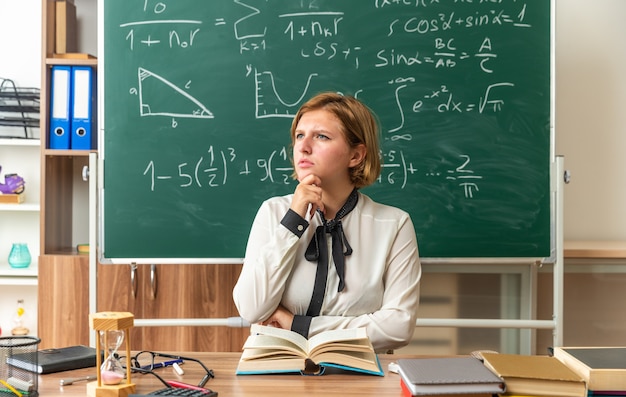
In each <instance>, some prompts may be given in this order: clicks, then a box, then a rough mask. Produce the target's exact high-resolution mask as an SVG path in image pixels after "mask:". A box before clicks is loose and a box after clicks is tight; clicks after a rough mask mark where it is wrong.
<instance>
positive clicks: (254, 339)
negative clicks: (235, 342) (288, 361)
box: [241, 335, 306, 360]
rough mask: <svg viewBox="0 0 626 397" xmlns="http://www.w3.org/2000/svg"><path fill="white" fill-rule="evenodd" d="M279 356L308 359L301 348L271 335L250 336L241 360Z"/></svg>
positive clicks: (244, 346)
mask: <svg viewBox="0 0 626 397" xmlns="http://www.w3.org/2000/svg"><path fill="white" fill-rule="evenodd" d="M279 355H280V356H291V357H294V356H295V357H301V358H306V353H305V352H303V351H302V349H301V348H300V347H299V346H297V345H295V344H293V343H291V342H290V341H288V340H286V339H282V338H277V337H275V336H271V335H250V336H249V337H248V339H247V340H246V343H244V345H243V354H242V356H241V358H242V360H249V359H255V358H261V357H268V356H279Z"/></svg>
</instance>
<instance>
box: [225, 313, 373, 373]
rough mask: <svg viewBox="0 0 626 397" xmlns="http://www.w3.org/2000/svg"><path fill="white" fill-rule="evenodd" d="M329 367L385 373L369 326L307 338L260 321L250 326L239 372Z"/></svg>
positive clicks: (309, 370) (306, 370) (314, 370)
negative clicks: (369, 333)
mask: <svg viewBox="0 0 626 397" xmlns="http://www.w3.org/2000/svg"><path fill="white" fill-rule="evenodd" d="M326 367H334V368H341V369H346V370H350V371H357V372H362V373H366V374H372V375H380V376H384V372H383V370H382V368H381V366H380V362H379V361H378V356H377V355H376V353H375V352H374V348H373V347H372V343H371V342H370V340H369V338H368V337H367V333H366V331H365V328H354V329H338V330H330V331H326V332H322V333H320V334H317V335H315V336H312V337H311V338H309V339H308V340H307V339H306V338H304V337H303V336H302V335H300V334H298V333H296V332H293V331H289V330H286V329H281V328H274V327H266V326H263V325H258V324H252V326H251V327H250V336H249V337H248V339H247V340H246V343H245V344H244V345H243V353H242V354H241V359H240V360H239V365H238V366H237V375H251V374H267V373H280V372H300V373H302V374H316V375H317V374H322V373H323V372H324V369H325V368H326Z"/></svg>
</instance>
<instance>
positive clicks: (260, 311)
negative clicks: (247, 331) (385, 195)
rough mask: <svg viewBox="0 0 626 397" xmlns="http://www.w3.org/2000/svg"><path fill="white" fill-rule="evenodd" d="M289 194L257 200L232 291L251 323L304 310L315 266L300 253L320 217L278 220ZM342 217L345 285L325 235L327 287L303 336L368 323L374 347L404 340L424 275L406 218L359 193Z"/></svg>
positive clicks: (412, 321) (393, 345)
mask: <svg viewBox="0 0 626 397" xmlns="http://www.w3.org/2000/svg"><path fill="white" fill-rule="evenodd" d="M292 197H293V195H287V196H282V197H274V198H271V199H268V200H266V201H265V202H263V204H262V205H261V207H260V208H259V211H258V212H257V215H256V217H255V219H254V223H253V225H252V228H251V230H250V236H249V239H248V245H247V247H246V256H245V260H244V264H243V269H242V272H241V275H240V276H239V280H238V281H237V284H236V285H235V288H234V290H233V299H234V301H235V305H236V306H237V309H238V310H239V314H240V315H241V317H243V318H244V319H245V320H246V321H248V322H250V323H257V322H260V321H263V320H265V319H267V318H268V317H269V316H270V315H271V314H272V313H273V312H274V310H275V309H276V308H277V306H278V305H279V304H281V305H283V306H284V307H285V308H286V309H287V310H289V311H290V312H291V313H293V314H295V315H299V316H305V315H306V312H307V309H308V306H309V303H310V300H311V294H312V293H313V284H314V280H315V274H316V271H317V263H316V262H310V261H308V260H306V258H305V257H304V253H305V251H306V248H307V246H308V245H309V242H310V240H311V238H312V237H313V235H314V233H315V229H316V228H317V226H319V225H321V224H322V221H321V219H320V216H319V215H318V214H316V215H315V216H314V217H313V218H312V219H311V220H310V221H307V220H305V219H302V218H301V217H300V216H298V215H297V214H295V213H294V212H291V219H292V220H293V219H296V220H297V222H296V223H295V224H293V225H289V226H287V225H286V223H285V222H283V223H281V221H283V219H284V218H285V219H286V217H285V216H286V214H287V213H288V212H289V206H290V204H291V201H292ZM294 215H295V218H294ZM309 222H310V224H309ZM341 222H342V226H343V230H344V233H345V236H346V239H347V241H348V243H349V244H350V246H351V247H352V249H353V252H352V254H351V255H349V256H346V257H345V276H344V277H345V288H344V289H343V291H342V292H338V291H337V289H338V283H339V277H338V275H337V271H336V270H335V265H334V263H333V259H332V254H331V252H332V248H331V247H330V243H331V238H330V235H328V234H327V239H326V240H327V244H328V252H329V255H328V256H329V264H328V278H327V286H326V292H325V296H324V302H323V304H322V308H321V312H320V315H319V316H316V317H313V318H312V319H311V322H310V328H309V330H308V336H309V337H310V336H313V335H315V334H317V333H319V332H322V331H325V330H329V329H337V328H355V327H366V329H367V334H368V336H369V338H370V340H371V342H372V344H373V346H374V349H375V350H376V351H379V352H383V351H386V350H388V349H396V348H399V347H402V346H404V345H406V344H408V343H409V341H410V339H411V337H412V335H413V332H414V330H415V320H416V317H417V307H418V305H419V282H420V279H421V274H422V270H421V265H420V262H419V255H418V248H417V239H416V236H415V230H414V228H413V223H412V221H411V218H410V216H409V215H408V214H407V213H406V212H405V211H402V210H400V209H398V208H394V207H391V206H387V205H383V204H380V203H376V202H374V201H373V200H371V199H370V198H369V197H368V196H366V195H364V194H362V193H360V192H359V197H358V202H357V205H356V207H355V208H354V209H353V210H352V211H351V212H350V213H348V214H347V215H346V216H345V217H344V218H343V219H342V220H341ZM287 223H289V222H287ZM292 223H293V222H292ZM322 243H323V242H322Z"/></svg>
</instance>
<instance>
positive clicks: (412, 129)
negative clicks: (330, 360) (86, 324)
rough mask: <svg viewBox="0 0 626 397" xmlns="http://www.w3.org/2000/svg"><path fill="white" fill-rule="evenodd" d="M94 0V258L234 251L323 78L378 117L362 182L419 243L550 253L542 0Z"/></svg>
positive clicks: (474, 252) (547, 32)
mask: <svg viewBox="0 0 626 397" xmlns="http://www.w3.org/2000/svg"><path fill="white" fill-rule="evenodd" d="M102 3H103V4H102V5H101V11H102V12H101V22H102V25H101V34H102V38H103V42H102V43H101V46H100V54H99V58H100V65H101V66H100V68H99V73H103V76H101V77H102V78H101V79H100V81H101V82H102V83H101V84H100V96H101V101H100V103H101V109H100V110H101V113H100V121H101V124H100V130H101V138H100V152H99V156H100V158H101V159H102V165H101V167H100V169H101V170H102V172H103V173H104V174H103V177H102V183H101V186H100V190H99V192H100V200H101V205H100V208H101V213H100V217H99V218H100V222H101V224H100V226H99V228H100V249H101V256H102V259H103V260H105V261H107V260H110V261H112V262H120V263H123V262H131V261H133V262H138V263H142V261H144V260H148V261H151V262H156V263H159V262H158V260H159V259H161V260H164V261H165V260H170V259H171V260H174V261H180V262H186V261H187V260H189V261H192V262H193V261H196V260H197V259H199V258H200V259H205V258H206V259H207V261H209V260H211V261H213V260H215V261H218V262H219V261H228V260H230V259H232V260H233V261H237V260H240V258H242V257H243V256H244V250H245V245H246V240H247V236H248V232H249V229H250V226H251V223H252V220H253V218H254V215H255V213H256V211H257V209H258V207H259V205H260V204H261V202H262V201H263V200H265V199H267V198H269V197H271V196H275V195H283V194H288V193H292V192H293V190H294V187H295V182H294V181H293V180H292V179H291V176H290V175H291V173H292V165H291V162H290V138H289V127H290V123H291V120H292V117H293V115H294V114H295V112H296V111H297V109H298V107H299V106H300V105H301V104H302V103H303V102H304V101H306V100H307V99H308V98H310V97H311V96H313V95H314V94H316V93H318V92H320V91H327V90H330V91H336V92H341V93H343V94H346V95H355V96H357V97H358V98H360V99H361V100H362V101H363V102H365V103H366V104H367V105H368V106H369V107H370V108H371V109H373V110H374V112H375V113H376V114H377V115H378V118H379V120H380V125H381V139H382V151H381V157H382V159H383V162H384V167H383V171H382V175H381V177H380V180H379V182H378V183H376V184H375V185H373V186H370V187H367V188H365V189H364V190H363V191H364V193H366V194H368V195H370V196H371V197H372V198H374V199H375V200H377V201H380V202H383V203H387V204H390V205H394V206H397V207H400V208H403V209H405V210H406V211H408V212H409V213H410V214H411V216H412V219H413V222H414V224H415V230H416V232H417V236H418V242H419V247H420V255H421V256H422V257H423V258H499V257H505V258H513V257H522V258H527V257H533V258H536V257H540V258H543V257H549V256H550V255H551V248H552V247H551V241H552V240H551V237H552V226H551V225H552V223H551V213H552V209H551V190H550V178H551V176H550V174H551V173H550V169H551V163H552V162H553V159H552V158H551V156H553V154H552V147H551V145H552V138H551V137H552V134H553V131H552V127H551V109H552V97H551V86H552V78H551V60H552V54H553V51H552V50H551V43H552V33H551V24H552V23H551V11H552V8H553V4H551V3H552V2H551V1H514V0H502V1H470V0H465V1H460V0H438V1H432V0H410V1H391V0H367V1H366V0H350V1H349V0H344V1H336V0H307V1H305V0H298V1H295V0H241V1H239V0H234V1H226V0H211V1H202V0H196V1H192V0H162V1H155V0H145V1H128V0H107V1H106V2H104V1H103V2H102ZM155 258H156V259H155Z"/></svg>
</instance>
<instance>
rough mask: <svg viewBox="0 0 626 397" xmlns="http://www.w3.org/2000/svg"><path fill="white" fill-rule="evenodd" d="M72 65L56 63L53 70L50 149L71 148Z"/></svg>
mask: <svg viewBox="0 0 626 397" xmlns="http://www.w3.org/2000/svg"><path fill="white" fill-rule="evenodd" d="M71 72H72V70H71V67H70V66H60V65H56V66H53V67H52V70H51V75H52V78H51V83H50V84H51V85H50V92H51V95H50V133H49V135H48V137H49V139H48V141H49V143H48V147H49V148H50V149H69V148H70V135H71V130H70V122H71V108H70V106H71V101H72V93H71V85H72V76H71Z"/></svg>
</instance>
